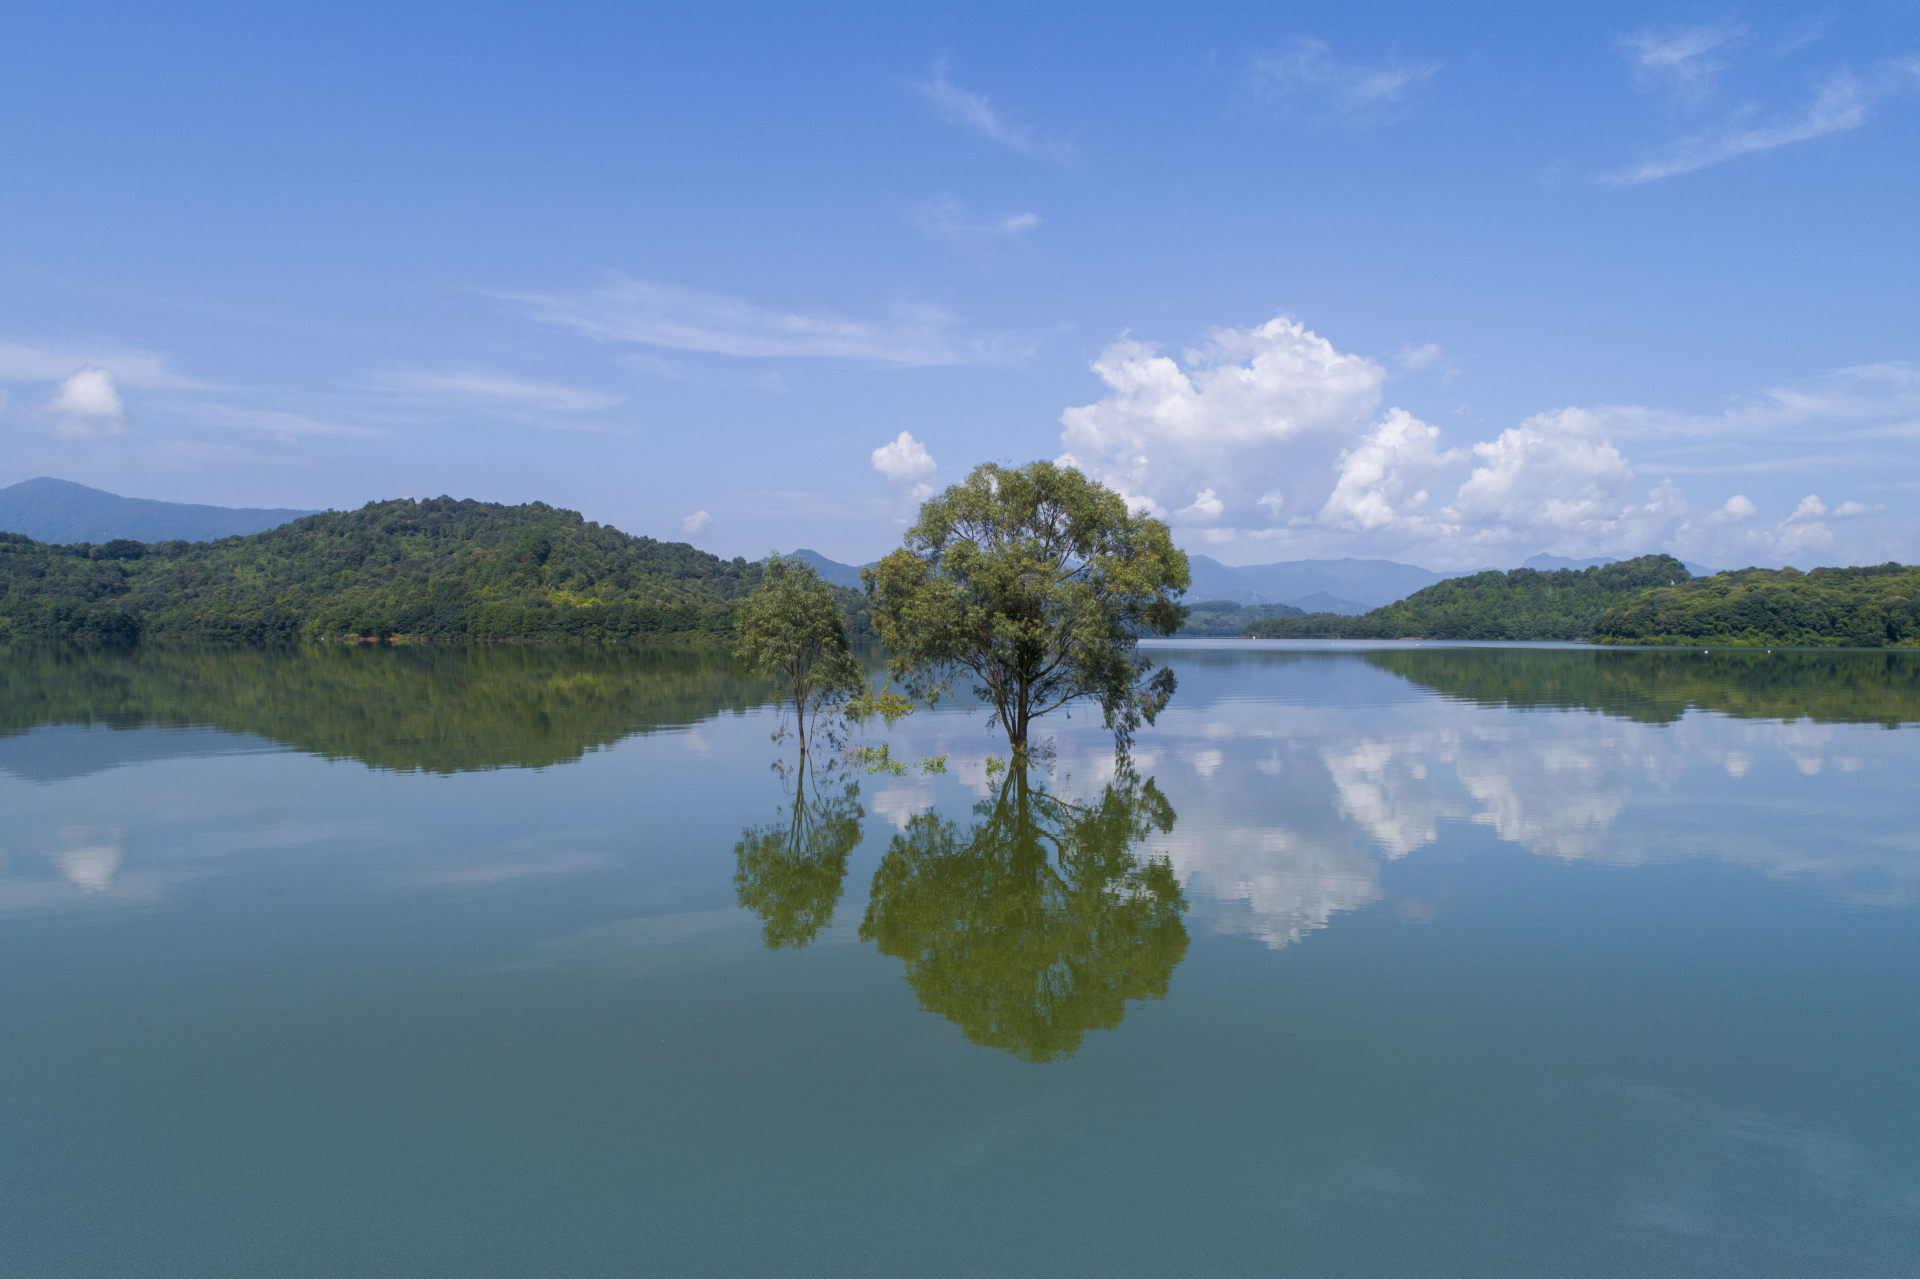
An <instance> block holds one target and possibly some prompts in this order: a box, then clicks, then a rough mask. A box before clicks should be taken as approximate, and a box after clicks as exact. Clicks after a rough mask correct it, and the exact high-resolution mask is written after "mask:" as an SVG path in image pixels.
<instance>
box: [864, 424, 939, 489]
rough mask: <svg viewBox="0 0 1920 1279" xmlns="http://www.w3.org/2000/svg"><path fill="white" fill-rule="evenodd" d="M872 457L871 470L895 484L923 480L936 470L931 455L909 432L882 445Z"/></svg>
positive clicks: (903, 432) (904, 432) (901, 433)
mask: <svg viewBox="0 0 1920 1279" xmlns="http://www.w3.org/2000/svg"><path fill="white" fill-rule="evenodd" d="M872 457H873V469H874V470H876V471H878V472H880V474H882V475H884V476H886V477H887V479H888V480H889V481H891V482H892V483H895V484H907V483H911V482H912V481H915V480H924V479H926V478H927V477H928V476H930V475H932V474H933V473H934V471H935V470H936V469H938V467H937V465H936V463H935V462H934V460H933V454H931V453H929V452H927V446H926V445H924V444H922V443H921V442H920V441H919V440H916V439H914V438H913V434H912V432H910V431H902V432H900V434H899V436H898V437H896V438H895V439H893V440H890V441H888V442H887V443H885V444H882V445H881V446H880V447H879V448H877V449H875V450H874V451H873V454H872Z"/></svg>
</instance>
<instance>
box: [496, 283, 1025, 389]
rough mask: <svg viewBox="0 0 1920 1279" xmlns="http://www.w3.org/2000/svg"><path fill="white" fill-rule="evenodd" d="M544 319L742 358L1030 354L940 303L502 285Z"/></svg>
mask: <svg viewBox="0 0 1920 1279" xmlns="http://www.w3.org/2000/svg"><path fill="white" fill-rule="evenodd" d="M494 296H495V297H499V298H501V299H503V300H506V301H509V302H514V303H517V304H518V305H520V306H521V307H523V308H525V310H526V312H527V313H528V314H529V315H530V316H532V317H533V318H534V319H535V320H537V321H539V322H540V323H542V324H553V325H557V326H559V327H561V328H567V329H572V330H573V331H574V332H576V333H580V334H583V335H585V336H587V337H590V338H594V339H597V340H599V341H603V342H625V343H631V344H633V345H636V346H651V347H664V348H666V349H668V350H675V351H698V352H703V353H706V354H712V355H731V356H738V357H741V358H745V359H781V358H785V359H823V360H862V361H866V362H868V363H872V364H893V365H900V366H903V367H908V368H928V367H935V366H950V365H962V364H1013V363H1018V362H1019V361H1021V360H1024V359H1025V358H1027V356H1028V355H1030V354H1031V353H1032V349H1033V344H1032V342H1031V341H1030V340H1027V339H1023V338H1019V337H1016V336H1015V335H1013V334H1009V333H969V332H965V331H963V330H962V328H961V325H960V323H959V321H958V319H957V318H956V317H955V316H953V315H952V314H951V313H949V312H947V311H945V310H943V309H942V308H940V307H936V306H929V305H924V304H909V305H900V306H895V307H893V308H891V309H890V310H889V311H888V312H887V313H886V315H885V317H884V318H881V319H877V320H851V319H846V318H843V317H840V316H836V315H827V314H820V313H811V314H810V313H807V312H802V311H777V310H773V309H771V308H767V307H761V306H756V305H754V304H753V303H751V302H747V301H744V300H742V299H740V298H733V297H727V296H725V295H723V294H718V293H707V292H704V291H702V290H699V289H689V288H683V287H680V286H678V285H672V284H659V283H655V282H653V281H650V280H636V279H633V278H631V277H629V276H624V275H615V276H614V277H612V278H611V279H610V280H609V281H608V282H607V283H606V284H604V285H601V286H600V287H598V288H589V289H574V290H565V291H560V292H551V293H547V292H532V291H514V290H502V291H499V292H497V293H495V294H494Z"/></svg>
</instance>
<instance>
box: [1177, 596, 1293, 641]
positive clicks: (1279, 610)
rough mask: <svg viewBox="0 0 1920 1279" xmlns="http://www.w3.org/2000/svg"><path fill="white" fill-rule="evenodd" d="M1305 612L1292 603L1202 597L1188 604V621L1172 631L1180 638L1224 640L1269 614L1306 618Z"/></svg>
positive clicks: (1271, 615)
mask: <svg viewBox="0 0 1920 1279" xmlns="http://www.w3.org/2000/svg"><path fill="white" fill-rule="evenodd" d="M1306 615H1307V611H1306V610H1305V609H1303V608H1295V607H1294V606H1293V605H1291V604H1240V603H1236V602H1235V601H1233V600H1203V601H1201V602H1200V603H1198V604H1189V605H1187V620H1186V621H1184V622H1182V623H1181V624H1180V629H1179V630H1178V631H1176V632H1175V634H1176V635H1177V636H1178V637H1179V638H1180V639H1224V638H1227V637H1229V636H1234V635H1239V634H1241V633H1242V632H1243V631H1245V630H1246V629H1247V627H1249V626H1251V625H1252V624H1253V623H1255V622H1264V621H1266V620H1267V619H1268V618H1272V617H1305V616H1306Z"/></svg>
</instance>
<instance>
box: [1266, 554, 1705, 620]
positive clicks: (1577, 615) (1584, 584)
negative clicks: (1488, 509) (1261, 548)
mask: <svg viewBox="0 0 1920 1279" xmlns="http://www.w3.org/2000/svg"><path fill="white" fill-rule="evenodd" d="M1688 578H1689V574H1688V572H1687V570H1686V567H1685V566H1684V565H1682V564H1681V563H1680V561H1679V560H1677V559H1674V558H1673V557H1672V556H1671V555H1643V556H1641V557H1640V558H1639V559H1633V560H1621V561H1619V562H1617V563H1613V564H1602V565H1599V566H1597V567H1595V568H1588V569H1555V570H1553V571H1551V572H1541V571H1539V570H1536V569H1530V568H1517V569H1514V570H1513V571H1512V572H1509V573H1497V572H1486V573H1475V574H1474V575H1473V576H1471V577H1452V578H1448V579H1446V580H1445V581H1442V582H1435V583H1434V584H1433V585H1432V586H1429V587H1426V588H1424V589H1422V590H1418V591H1415V592H1414V593H1413V594H1411V595H1409V596H1407V598H1405V599H1403V600H1397V601H1395V602H1394V603H1392V604H1388V605H1385V606H1384V607H1381V608H1376V609H1374V610H1373V611H1372V612H1371V613H1362V614H1361V615H1360V616H1358V617H1342V616H1341V615H1340V614H1338V613H1309V614H1307V615H1306V616H1305V617H1297V618H1289V617H1281V618H1272V619H1269V620H1267V621H1263V622H1255V623H1253V624H1252V625H1251V626H1249V627H1247V629H1246V630H1245V632H1244V634H1246V635H1249V636H1252V637H1254V638H1258V639H1451V640H1586V639H1592V638H1593V637H1594V636H1595V635H1596V634H1597V633H1598V627H1599V623H1600V617H1601V614H1603V613H1604V612H1606V610H1607V609H1608V608H1610V607H1612V606H1613V605H1615V604H1619V603H1622V602H1624V601H1625V600H1627V599H1630V598H1632V597H1633V596H1635V595H1637V594H1639V593H1640V592H1642V591H1644V590H1647V589H1649V588H1651V587H1654V586H1662V587H1664V586H1666V585H1667V584H1668V583H1670V582H1684V581H1687V580H1688Z"/></svg>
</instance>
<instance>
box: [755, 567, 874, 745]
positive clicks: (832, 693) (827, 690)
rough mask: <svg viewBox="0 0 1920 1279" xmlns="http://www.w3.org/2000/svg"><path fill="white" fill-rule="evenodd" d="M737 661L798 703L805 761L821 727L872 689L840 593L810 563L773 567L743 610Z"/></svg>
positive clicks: (795, 707)
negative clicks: (821, 718)
mask: <svg viewBox="0 0 1920 1279" xmlns="http://www.w3.org/2000/svg"><path fill="white" fill-rule="evenodd" d="M734 654H735V656H737V657H739V658H740V660H741V661H743V662H745V663H747V664H748V665H749V666H751V667H753V668H754V669H755V670H758V671H760V672H761V673H762V674H765V675H770V676H772V677H773V678H775V679H777V680H778V681H779V682H780V687H781V689H782V690H783V692H784V693H785V694H786V695H787V696H789V697H791V698H792V699H793V711H794V721H795V725H796V727H797V729H798V731H799V734H800V750H801V753H802V754H804V753H805V752H806V749H807V730H808V729H809V728H811V727H812V723H813V720H814V719H815V718H816V717H817V716H818V715H820V714H821V713H822V712H823V711H825V710H827V709H828V708H829V707H831V706H832V705H834V704H835V703H836V702H838V703H842V704H844V703H845V702H846V701H847V700H848V699H850V698H851V697H853V696H854V695H855V694H856V693H857V692H858V691H859V690H860V688H861V687H862V685H863V684H864V682H865V672H864V671H863V670H862V669H861V666H860V662H859V660H858V659H857V658H855V657H854V655H853V650H852V648H851V646H850V645H849V644H848V643H847V624H846V621H845V619H844V618H842V616H841V614H840V605H839V604H838V602H836V601H835V599H834V596H833V588H832V587H830V586H828V585H827V584H826V583H825V582H823V581H822V580H820V575H819V574H818V573H816V572H815V571H814V569H813V566H812V565H810V564H808V563H806V562H804V561H802V560H797V559H784V558H782V557H780V556H778V555H775V556H772V557H770V558H769V559H768V560H767V561H766V564H765V568H764V571H763V573H762V575H761V578H760V584H759V585H758V586H756V587H755V588H754V589H753V592H752V593H751V594H749V595H748V596H747V597H746V599H744V600H742V601H741V602H740V605H739V607H738V608H737V609H736V610H735V614H734Z"/></svg>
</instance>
